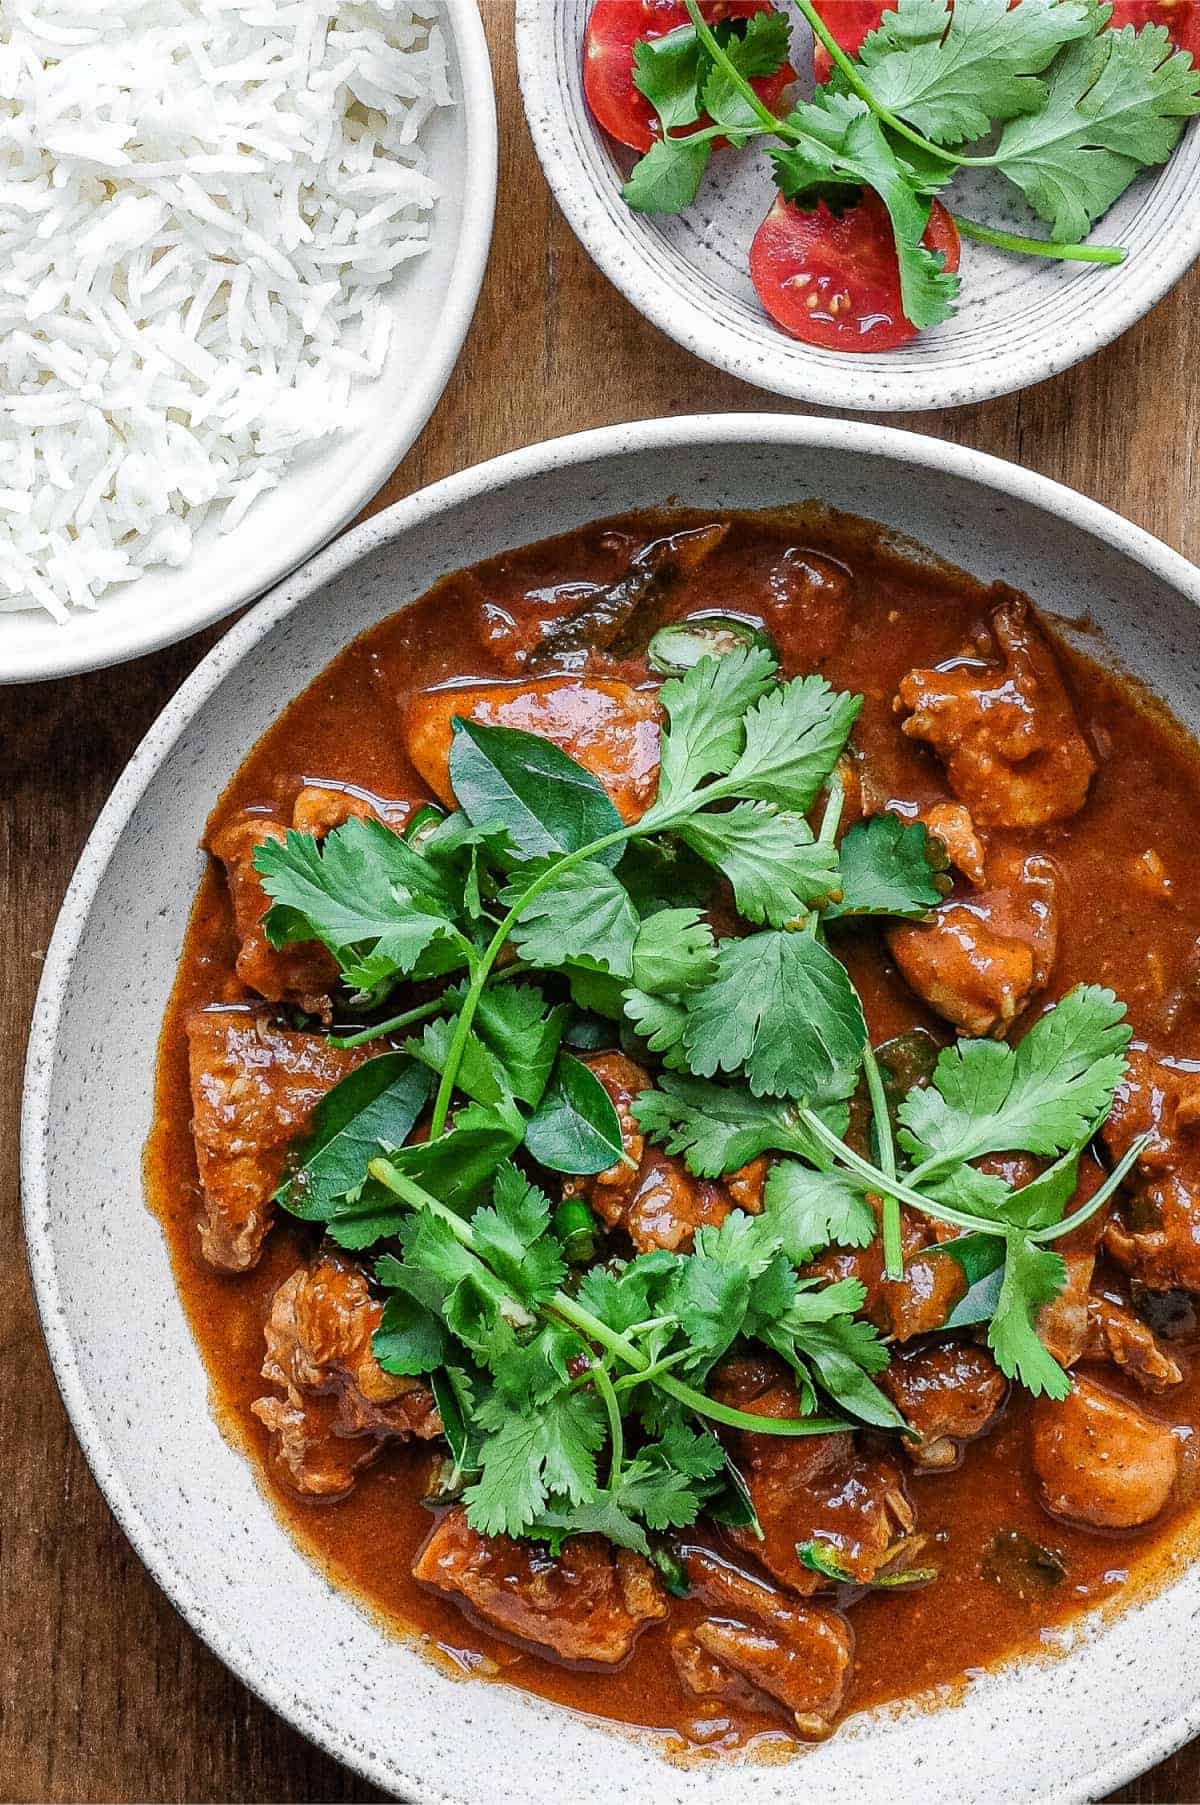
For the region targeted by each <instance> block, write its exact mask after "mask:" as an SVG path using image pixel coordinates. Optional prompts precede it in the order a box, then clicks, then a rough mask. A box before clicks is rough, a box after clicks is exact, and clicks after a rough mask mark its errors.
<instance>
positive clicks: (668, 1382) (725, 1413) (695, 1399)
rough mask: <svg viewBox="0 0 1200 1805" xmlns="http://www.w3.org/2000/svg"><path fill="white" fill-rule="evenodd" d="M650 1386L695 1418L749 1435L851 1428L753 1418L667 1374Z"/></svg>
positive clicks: (820, 1420)
mask: <svg viewBox="0 0 1200 1805" xmlns="http://www.w3.org/2000/svg"><path fill="white" fill-rule="evenodd" d="M654 1383H655V1384H656V1385H657V1386H658V1388H659V1390H660V1391H665V1392H666V1393H667V1395H668V1396H669V1397H672V1398H677V1399H678V1400H679V1402H680V1403H681V1404H686V1405H687V1407H688V1409H689V1410H691V1411H693V1412H694V1413H695V1415H696V1416H707V1417H711V1419H712V1421H713V1422H714V1423H724V1424H725V1425H726V1427H727V1428H730V1429H745V1430H748V1431H749V1432H750V1434H752V1435H840V1434H842V1433H843V1432H844V1431H845V1430H846V1429H847V1428H850V1427H852V1425H851V1424H848V1423H847V1422H846V1421H845V1420H844V1419H842V1418H839V1417H824V1416H805V1417H799V1416H755V1415H753V1414H752V1412H750V1411H748V1410H735V1409H733V1407H732V1406H731V1405H729V1404H718V1403H717V1401H716V1399H715V1398H710V1397H708V1396H707V1395H706V1394H705V1393H704V1392H702V1391H695V1390H694V1389H693V1388H692V1386H690V1385H685V1384H684V1383H683V1381H682V1380H681V1379H673V1378H671V1376H670V1374H669V1373H664V1374H663V1375H662V1376H661V1377H659V1378H658V1379H656V1380H655V1381H654Z"/></svg>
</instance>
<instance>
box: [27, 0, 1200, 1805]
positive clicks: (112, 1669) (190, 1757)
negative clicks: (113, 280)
mask: <svg viewBox="0 0 1200 1805" xmlns="http://www.w3.org/2000/svg"><path fill="white" fill-rule="evenodd" d="M485 12H486V15H487V21H488V25H489V35H490V38H491V47H492V56H493V60H494V65H495V72H496V83H497V90H498V94H499V105H500V132H501V158H500V204H499V211H498V214H497V219H496V236H495V243H494V247H493V251H492V261H491V268H490V270H489V272H488V276H487V280H486V283H485V286H484V291H483V297H482V300H481V303H480V307H479V312H478V314H477V316H476V320H475V325H474V329H473V331H472V333H471V336H470V338H469V340H468V342H467V346H466V350H465V353H464V355H463V358H462V361H461V363H460V364H459V367H458V370H457V372H456V375H455V377H454V379H453V381H452V382H451V384H450V387H449V388H448V389H447V391H446V394H445V397H444V399H443V401H442V403H441V406H440V407H439V409H438V411H437V413H436V414H435V415H434V418H433V420H432V421H431V422H430V424H429V426H428V428H427V429H426V431H425V434H424V436H423V437H422V439H421V440H420V442H419V443H418V445H417V446H416V448H415V450H414V451H413V452H412V453H411V454H410V455H409V457H408V458H407V459H406V460H405V462H404V464H403V465H402V466H401V468H400V469H399V470H398V471H397V472H396V474H395V476H394V477H393V478H392V480H391V482H390V483H389V484H388V486H387V488H386V489H385V490H384V492H383V494H382V495H381V496H380V497H379V499H378V502H377V503H376V505H377V506H382V505H384V504H385V503H386V502H390V501H395V500H396V499H398V498H399V497H400V496H403V495H407V494H408V493H409V492H410V491H411V490H414V489H417V488H419V487H420V486H421V485H422V484H424V483H429V482H432V481H434V480H435V479H436V478H438V477H441V476H444V475H446V474H447V473H448V472H450V471H453V470H458V469H460V468H462V467H463V466H464V465H467V464H473V463H476V462H477V461H479V460H480V459H482V458H488V457H492V456H494V455H495V454H496V453H498V452H502V451H507V450H510V449H511V448H512V447H514V446H518V445H525V444H528V443H530V442H532V441H534V440H537V439H545V438H550V437H552V436H554V435H555V434H558V433H565V432H574V431H577V430H579V429H580V428H583V427H587V426H597V425H605V424H609V423H611V422H615V421H621V420H629V419H635V418H641V417H645V416H649V415H656V414H680V413H699V412H703V411H707V410H710V409H726V410H733V409H774V410H782V407H783V404H781V403H778V402H775V401H773V400H772V399H771V398H770V397H768V396H764V395H763V394H761V393H760V392H759V391H758V390H756V389H750V388H747V387H745V386H744V385H743V384H742V383H740V382H737V381H735V380H734V379H733V378H732V377H728V376H723V375H720V374H718V373H717V372H716V371H714V370H710V369H709V368H708V367H707V366H706V365H704V364H701V363H697V362H696V361H695V360H694V359H692V358H691V357H690V356H689V355H688V354H687V353H686V352H684V351H682V350H679V349H678V348H677V347H676V346H675V345H673V344H671V343H670V342H668V340H666V339H665V338H663V337H661V336H660V334H659V333H658V332H657V331H656V330H655V329H654V328H653V327H652V326H650V325H647V324H646V322H645V321H643V320H642V319H641V318H640V317H639V316H638V315H637V314H636V313H635V312H634V311H633V309H632V308H631V307H630V306H628V304H627V303H626V302H625V301H624V300H623V299H621V297H620V296H618V295H617V294H616V293H614V291H613V290H612V289H611V288H610V287H609V286H608V283H607V282H606V281H605V279H604V278H603V277H602V276H601V275H599V274H598V273H597V272H596V271H595V270H594V269H593V268H592V266H591V264H590V263H589V262H588V260H587V258H586V257H585V256H584V254H583V252H582V251H581V250H580V248H579V246H578V245H577V244H576V242H575V240H574V238H573V237H572V236H571V234H570V232H569V231H568V230H567V228H566V226H565V225H564V223H563V221H562V220H561V218H560V217H559V215H558V212H557V210H556V208H555V206H554V204H553V202H552V200H551V198H550V195H549V192H548V190H547V189H546V186H545V183H544V182H543V180H542V176H541V172H540V170H539V168H538V165H537V162H536V160H535V158H534V155H533V151H532V148H531V146H530V143H529V139H528V136H527V134H526V130H525V122H524V118H523V115H522V112H521V104H520V99H519V95H518V92H517V81H516V71H515V67H514V57H513V49H512V21H511V16H510V10H509V6H508V4H507V0H485ZM1198 364H1200V267H1197V269H1196V270H1194V271H1193V273H1192V276H1191V279H1190V280H1188V281H1185V282H1184V283H1182V284H1181V285H1180V287H1179V288H1178V289H1177V290H1176V291H1175V293H1174V294H1173V295H1171V296H1170V297H1169V298H1168V299H1167V300H1166V301H1164V302H1163V304H1162V305H1161V306H1160V307H1159V308H1158V309H1157V310H1156V311H1155V312H1154V313H1153V314H1152V315H1151V316H1150V318H1149V319H1147V320H1146V321H1144V322H1143V323H1142V325H1141V326H1139V327H1138V328H1136V329H1135V330H1134V331H1133V332H1131V333H1129V334H1128V335H1127V337H1126V338H1124V339H1123V340H1122V341H1121V342H1120V343H1119V344H1117V345H1114V346H1113V347H1111V349H1109V350H1108V351H1107V352H1104V353H1103V354H1102V355H1100V356H1099V357H1097V358H1095V359H1093V360H1092V362H1091V363H1088V364H1086V365H1083V366H1082V367H1080V368H1078V369H1075V370H1072V371H1069V372H1068V373H1067V374H1066V375H1064V376H1060V377H1059V378H1058V379H1057V380H1055V381H1053V382H1049V383H1046V384H1043V385H1042V386H1041V387H1040V388H1037V389H1034V390H1032V391H1031V392H1029V393H1027V394H1025V395H1020V396H1012V397H1009V398H1007V399H1004V400H1000V401H993V402H989V403H988V404H986V405H985V406H982V407H975V408H965V409H963V410H961V411H958V412H953V413H947V414H942V415H937V414H923V415H921V414H916V415H912V416H909V417H900V418H899V419H896V418H895V417H893V423H895V424H899V425H903V426H908V427H911V428H913V429H914V430H916V431H920V432H925V433H932V434H936V435H939V436H941V437H944V438H950V439H954V440H956V441H958V442H959V443H962V444H969V445H975V446H978V447H980V448H981V449H983V450H985V451H990V452H995V453H997V454H999V455H1000V456H1001V457H1007V458H1011V459H1013V460H1015V461H1016V462H1018V463H1022V464H1025V465H1028V466H1030V467H1031V468H1033V469H1035V470H1041V471H1044V472H1045V473H1046V474H1047V475H1050V476H1053V477H1056V478H1057V479H1058V480H1059V481H1060V482H1064V483H1069V484H1071V485H1072V486H1073V487H1075V488H1078V489H1081V490H1083V491H1084V492H1085V493H1086V494H1088V495H1092V496H1095V497H1096V498H1097V499H1098V500H1099V501H1102V502H1105V503H1107V504H1108V506H1109V507H1112V508H1115V509H1117V510H1118V511H1119V512H1120V513H1122V514H1125V515H1127V516H1129V517H1130V518H1131V519H1133V520H1136V521H1138V522H1139V523H1140V524H1141V525H1142V526H1144V527H1147V528H1148V529H1149V530H1150V531H1151V532H1152V533H1156V534H1157V535H1158V536H1159V537H1160V538H1162V539H1165V540H1166V541H1167V543H1168V544H1170V545H1173V546H1176V547H1177V548H1178V549H1180V550H1181V551H1183V552H1185V553H1186V554H1188V555H1189V556H1190V557H1192V558H1193V559H1195V560H1196V561H1197V562H1200V505H1198V504H1200V473H1197V471H1196V469H1195V467H1194V464H1193V448H1194V447H1196V446H1197V445H1200V375H1198V373H1197V365H1198ZM221 630H222V629H221V628H217V629H215V630H213V631H211V632H209V633H207V634H204V635H201V636H200V637H198V638H195V639H191V640H188V641H187V642H186V643H185V644H184V645H180V646H176V647H174V648H173V649H172V650H170V651H167V652H164V653H162V654H160V655H159V656H158V657H154V658H147V659H143V660H142V661H141V662H139V663H137V664H133V665H126V666H124V667H122V668H120V669H118V670H115V671H104V672H101V673H99V674H98V675H96V676H89V677H82V678H79V679H77V680H74V681H71V682H65V683H58V684H41V685H29V686H26V687H23V688H17V689H9V690H3V691H0V898H2V899H3V909H2V910H0V1022H2V1023H3V1024H4V1028H3V1034H2V1036H0V1149H3V1153H2V1160H3V1165H2V1167H0V1224H2V1226H3V1230H4V1244H5V1245H6V1246H7V1247H8V1248H9V1249H10V1250H11V1252H10V1257H9V1258H8V1259H7V1260H6V1261H5V1262H4V1265H3V1267H2V1268H0V1448H2V1449H3V1450H4V1470H3V1480H2V1489H0V1798H2V1799H4V1800H88V1801H92V1800H176V1799H178V1800H216V1801H224V1800H297V1801H300V1800H364V1799H376V1798H379V1797H381V1796H382V1795H380V1794H378V1793H376V1792H374V1791H373V1790H372V1789H371V1788H369V1787H367V1786H364V1785H363V1784H361V1783H360V1782H359V1781H358V1780H356V1779H355V1778H354V1777H353V1776H352V1775H350V1774H349V1773H347V1772H346V1771H345V1770H344V1769H342V1768H341V1767H339V1766H338V1765H337V1764H336V1763H335V1762H333V1761H331V1760H329V1759H327V1758H326V1757H325V1756H323V1755H321V1754H319V1753H318V1752H317V1751H316V1750H315V1749H313V1748H311V1747H310V1746H309V1744H308V1743H307V1742H305V1741H304V1740H303V1739H302V1738H301V1737H300V1736H299V1735H298V1734H296V1732H294V1731H293V1730H291V1729H289V1728H288V1726H287V1725H286V1724H284V1723H283V1722H282V1721H281V1720H280V1719H279V1718H277V1717H276V1716H274V1714H273V1713H272V1712H270V1711H268V1710H267V1709H266V1708H265V1707H264V1706H263V1705H261V1704H260V1703H259V1702H258V1701H257V1700H256V1699H254V1698H253V1697H252V1696H251V1695H250V1694H249V1693H248V1692H247V1691H246V1690H245V1688H244V1687H243V1686H242V1685H240V1684H239V1682H238V1681H237V1680H235V1679H234V1678H233V1677H232V1676H231V1675H230V1674H229V1673H227V1672H226V1670H225V1669H224V1668H223V1667H222V1666H221V1664H220V1663H219V1662H218V1661H217V1660H216V1659H215V1658H214V1657H213V1656H212V1655H211V1654H210V1653H209V1652H208V1651H207V1649H205V1648H204V1647H203V1646H202V1644H201V1643H200V1642H199V1641H198V1640H197V1638H196V1637H195V1636H194V1635H193V1634H192V1632H191V1631H190V1630H189V1629H188V1628H187V1627H186V1625H185V1624H184V1623H182V1622H181V1621H180V1619H179V1618H178V1617H177V1616H176V1615H175V1613H174V1611H173V1610H172V1608H171V1606H170V1605H169V1604H168V1603H167V1602H166V1600H165V1599H164V1598H163V1596H162V1595H161V1593H160V1592H159V1591H158V1588H157V1587H156V1586H155V1585H154V1584H153V1582H152V1581H151V1580H150V1578H149V1577H148V1576H147V1574H146V1573H145V1572H144V1571H143V1569H142V1567H141V1565H140V1563H139V1561H138V1560H137V1558H136V1556H135V1555H134V1554H133V1552H132V1551H131V1549H130V1548H129V1546H128V1544H127V1543H126V1541H125V1538H124V1536H123V1535H122V1534H121V1532H120V1530H119V1529H118V1528H117V1527H116V1525H115V1523H114V1522H113V1519H112V1517H111V1516H110V1515H109V1512H108V1509H107V1507H106V1505H105V1504H104V1501H103V1499H102V1498H101V1496H100V1494H99V1492H98V1491H97V1489H96V1487H95V1485H94V1484H93V1482H92V1479H91V1476H90V1474H89V1472H88V1469H87V1467H86V1465H85V1464H84V1461H83V1457H82V1455H81V1454H80V1451H79V1448H78V1446H77V1445H76V1442H75V1439H74V1436H73V1435H72V1433H71V1431H70V1428H69V1427H68V1424H67V1421H66V1418H65V1416H64V1414H63V1409H62V1406H61V1404H60V1402H59V1398H58V1393H57V1391H56V1389H55V1386H54V1382H53V1379H52V1378H51V1375H50V1369H49V1366H48V1364H47V1361H46V1355H45V1351H44V1348H43V1345H42V1339H41V1335H40V1333H39V1330H38V1325H37V1320H36V1317H35V1315H34V1310H33V1304H32V1301H31V1298H30V1293H29V1285H28V1279H27V1276H26V1272H25V1267H24V1264H23V1262H22V1260H21V1258H20V1256H19V1253H18V1252H17V1249H18V1247H19V1240H20V1237H19V1229H18V1226H17V1224H18V1202H17V1176H16V1142H17V1116H18V1107H19V1098H20V1088H21V1061H22V1055H23V1050H24V1041H25V1033H26V1029H27V1026H28V1022H29V1015H30V1011H31V1008H32V1005H33V998H34V992H35V989H36V986H37V981H38V974H39V970H40V960H41V955H42V949H43V948H44V947H45V945H46V942H47V939H48V937H49V934H50V930H51V927H52V924H53V921H54V917H55V914H56V912H57V909H58V905H59V902H60V900H61V898H62V894H63V891H64V889H65V887H66V884H67V880H68V878H69V876H70V874H71V870H72V867H73V866H74V863H75V860H76V858H77V856H78V854H79V851H80V848H81V847H82V845H83V842H84V840H85V838H86V836H87V833H88V831H89V829H90V827H91V825H92V822H93V821H94V819H95V817H96V814H97V813H98V811H99V809H100V807H101V805H102V803H103V802H104V800H105V798H106V797H107V795H108V793H109V790H110V789H111V787H112V785H113V783H114V781H115V779H116V777H117V775H118V773H119V772H120V770H121V768H122V766H123V765H124V763H125V761H126V759H127V758H128V757H129V756H130V754H131V753H132V752H133V750H134V747H135V746H136V745H137V743H138V741H139V739H140V738H141V736H142V734H143V733H144V731H145V730H146V728H147V727H148V726H149V725H150V722H151V721H152V720H153V718H154V716H155V715H156V714H157V713H158V711H159V709H160V708H161V707H162V706H163V704H164V703H165V702H166V701H167V700H168V698H169V697H170V696H171V695H172V694H173V693H174V691H175V690H176V689H177V688H178V686H179V684H180V683H181V682H182V681H183V679H184V677H186V676H187V674H188V672H189V671H190V670H191V669H192V667H193V665H195V664H196V663H197V662H198V660H199V659H200V658H201V657H202V656H203V654H204V653H205V652H206V651H207V650H208V649H209V647H210V646H211V645H212V644H213V643H214V641H215V640H216V639H217V638H219V636H220V633H221ZM86 1201H87V1194H86V1175H82V1174H81V1191H80V1205H81V1207H86ZM1119 1797H1120V1798H1122V1799H1124V1800H1130V1801H1133V1800H1137V1801H1151V1800H1153V1801H1182V1800H1195V1799H1200V1743H1197V1744H1193V1745H1192V1747H1191V1748H1190V1749H1185V1750H1184V1751H1182V1752H1181V1753H1180V1754H1179V1755H1177V1756H1175V1757H1174V1759H1172V1760H1170V1761H1167V1762H1165V1763H1164V1764H1163V1765H1162V1766H1161V1767H1159V1768H1157V1769H1155V1770H1154V1772H1153V1773H1151V1774H1149V1775H1147V1776H1145V1778H1143V1779H1142V1780H1141V1781H1139V1782H1138V1783H1137V1784H1135V1785H1133V1786H1130V1787H1128V1788H1126V1789H1125V1790H1124V1791H1123V1792H1122V1793H1121V1794H1120V1795H1119ZM564 1805H570V1801H569V1800H565V1801H564Z"/></svg>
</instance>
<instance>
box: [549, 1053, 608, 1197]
mask: <svg viewBox="0 0 1200 1805" xmlns="http://www.w3.org/2000/svg"><path fill="white" fill-rule="evenodd" d="M525 1145H526V1147H527V1148H528V1149H529V1152H530V1153H531V1154H532V1155H533V1157H534V1159H536V1160H538V1161H539V1162H540V1163H541V1164H542V1165H543V1166H548V1167H549V1168H550V1170H551V1171H552V1172H571V1173H577V1174H585V1173H589V1172H603V1171H605V1170H607V1168H608V1167H609V1166H611V1165H614V1164H615V1163H616V1161H617V1160H619V1159H621V1158H622V1156H623V1153H624V1149H623V1147H622V1144H621V1124H620V1122H619V1120H618V1119H617V1112H616V1109H615V1108H614V1107H613V1101H612V1098H611V1097H610V1096H609V1094H608V1092H607V1091H606V1090H605V1088H604V1086H603V1085H602V1084H601V1082H600V1080H599V1079H598V1078H597V1076H596V1074H595V1073H594V1072H593V1071H592V1070H591V1068H590V1066H586V1065H584V1063H583V1061H582V1060H580V1059H575V1058H574V1057H573V1056H572V1055H571V1054H570V1053H560V1054H559V1056H558V1061H557V1063H556V1065H555V1067H554V1075H553V1077H552V1078H551V1080H550V1085H549V1088H548V1089H547V1091H546V1094H545V1096H544V1097H543V1098H542V1101H541V1103H540V1104H539V1106H538V1108H537V1109H536V1110H535V1112H534V1114H533V1115H532V1116H531V1117H530V1119H529V1124H528V1126H527V1128H526V1130H525Z"/></svg>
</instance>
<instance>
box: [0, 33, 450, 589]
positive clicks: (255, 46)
mask: <svg viewBox="0 0 1200 1805" xmlns="http://www.w3.org/2000/svg"><path fill="white" fill-rule="evenodd" d="M438 10H439V0H362V3H360V4H343V3H340V0H0V609H17V608H34V607H41V608H44V609H46V610H47V611H48V612H49V613H50V614H52V615H53V616H54V617H55V618H56V619H57V620H62V621H65V620H68V619H69V618H70V616H71V613H72V611H73V610H74V609H78V608H94V607H95V606H96V603H97V601H98V600H99V598H100V597H101V596H102V595H103V594H104V592H105V591H106V590H108V589H109V588H110V587H111V586H112V585H113V584H125V583H128V582H130V581H131V580H134V579H136V578H137V577H138V576H140V575H141V574H142V572H143V571H145V570H146V569H148V568H150V567H151V566H153V565H164V564H165V565H180V564H183V563H184V562H185V561H186V559H187V558H188V557H189V556H190V554H191V551H192V544H193V537H194V535H195V533H196V531H197V530H198V528H199V527H200V526H202V525H203V524H204V522H205V521H206V520H209V519H214V520H215V521H216V522H217V523H218V524H219V526H220V527H221V528H222V529H224V530H226V531H228V530H230V529H231V528H233V527H235V526H237V524H238V523H239V521H241V520H242V519H243V517H244V515H245V513H246V510H247V509H248V508H249V507H251V506H252V504H253V503H254V501H255V500H256V499H257V497H258V496H260V495H262V494H263V493H264V492H265V491H266V490H269V489H271V488H273V487H274V486H275V485H276V484H277V483H278V482H279V481H280V479H281V477H282V476H283V475H284V473H285V472H286V470H287V467H288V465H289V463H290V462H291V461H292V459H293V458H294V457H295V455H296V453H297V452H298V451H299V450H300V449H301V448H302V447H304V446H306V445H308V444H310V443H311V442H312V441H314V440H316V439H320V438H322V437H324V436H326V435H329V434H332V433H335V432H337V431H338V430H339V429H340V427H341V426H342V425H343V424H344V422H345V420H346V417H347V412H348V409H349V407H350V401H351V394H352V390H353V387H354V385H355V384H356V383H357V382H359V381H361V380H363V379H366V380H369V379H371V378H373V377H376V376H378V374H379V372H380V370H381V368H382V366H383V362H384V359H385V357H386V355H387V349H388V328H389V322H390V317H391V315H390V312H389V308H388V306H387V304H386V302H385V300H384V299H383V298H382V297H381V290H382V289H383V287H384V285H385V284H386V283H387V282H388V280H389V278H390V277H391V276H392V273H393V272H394V271H395V270H396V268H397V267H398V265H400V264H402V263H404V262H405V261H406V260H407V259H409V258H411V257H416V256H419V255H420V254H421V252H422V251H423V250H424V249H425V248H426V246H427V244H428V242H429V234H430V229H431V220H430V212H431V209H432V207H433V204H434V201H435V199H436V196H437V189H436V187H435V185H434V183H433V181H432V180H431V179H430V177H429V175H428V173H427V171H426V166H425V157H424V155H423V153H422V151H421V149H420V148H419V146H418V142H417V140H418V135H419V133H420V131H421V128H422V126H423V125H424V124H425V122H426V120H427V119H428V118H429V116H430V114H431V113H432V112H433V111H434V109H435V108H437V107H442V106H448V105H450V104H451V94H450V89H449V86H448V82H447V74H446V47H445V43H444V41H443V37H442V33H441V30H440V28H439V26H438V23H437V17H438Z"/></svg>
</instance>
